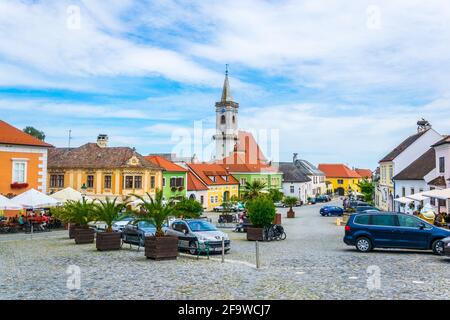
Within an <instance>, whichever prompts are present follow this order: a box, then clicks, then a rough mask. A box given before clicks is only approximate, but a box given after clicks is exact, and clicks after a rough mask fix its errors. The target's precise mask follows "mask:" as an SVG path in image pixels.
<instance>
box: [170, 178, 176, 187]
mask: <svg viewBox="0 0 450 320" xmlns="http://www.w3.org/2000/svg"><path fill="white" fill-rule="evenodd" d="M176 185H177V178H170V187H171V188H173V187H175V186H176Z"/></svg>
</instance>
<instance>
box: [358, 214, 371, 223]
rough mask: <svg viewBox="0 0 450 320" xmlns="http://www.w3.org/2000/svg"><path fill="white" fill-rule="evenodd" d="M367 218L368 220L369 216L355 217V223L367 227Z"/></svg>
mask: <svg viewBox="0 0 450 320" xmlns="http://www.w3.org/2000/svg"><path fill="white" fill-rule="evenodd" d="M369 218H370V216H369V215H357V216H356V217H355V223H358V224H365V225H368V224H369Z"/></svg>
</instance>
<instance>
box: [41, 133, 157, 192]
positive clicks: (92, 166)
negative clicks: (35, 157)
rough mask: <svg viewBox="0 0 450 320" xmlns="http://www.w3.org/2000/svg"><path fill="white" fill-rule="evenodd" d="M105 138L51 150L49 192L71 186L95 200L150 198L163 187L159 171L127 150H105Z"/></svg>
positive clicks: (109, 148)
mask: <svg viewBox="0 0 450 320" xmlns="http://www.w3.org/2000/svg"><path fill="white" fill-rule="evenodd" d="M107 143H108V137H107V136H106V135H99V136H98V139H97V143H87V144H85V145H82V146H80V147H78V148H54V149H51V150H49V155H48V180H47V181H48V193H54V192H56V191H59V190H61V189H64V188H67V187H71V188H73V189H75V190H78V191H80V192H82V189H85V190H86V195H87V196H89V197H91V198H95V199H105V198H106V197H110V198H114V197H119V198H121V199H124V198H125V197H126V196H128V195H131V194H138V195H145V193H146V192H148V193H150V194H151V195H152V196H153V195H154V194H155V191H156V190H157V189H161V188H162V168H159V167H158V166H157V165H155V164H153V163H151V162H149V161H147V160H145V159H144V157H142V156H141V155H140V154H139V153H137V152H136V151H135V150H134V149H132V148H129V147H108V146H107Z"/></svg>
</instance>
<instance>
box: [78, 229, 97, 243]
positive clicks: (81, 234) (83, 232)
mask: <svg viewBox="0 0 450 320" xmlns="http://www.w3.org/2000/svg"><path fill="white" fill-rule="evenodd" d="M74 232H75V243H76V244H85V243H94V237H95V231H94V230H93V229H90V228H77V229H75V231H74Z"/></svg>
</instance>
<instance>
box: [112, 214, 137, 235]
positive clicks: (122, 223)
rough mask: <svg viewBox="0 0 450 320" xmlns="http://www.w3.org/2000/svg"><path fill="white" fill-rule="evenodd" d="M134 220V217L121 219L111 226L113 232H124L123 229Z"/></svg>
mask: <svg viewBox="0 0 450 320" xmlns="http://www.w3.org/2000/svg"><path fill="white" fill-rule="evenodd" d="M133 220H134V219H133V218H132V217H127V216H124V217H121V218H120V219H119V220H117V221H114V222H113V224H112V226H111V227H112V230H113V231H114V232H122V230H123V228H125V226H126V225H127V224H129V223H130V222H131V221H133Z"/></svg>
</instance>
